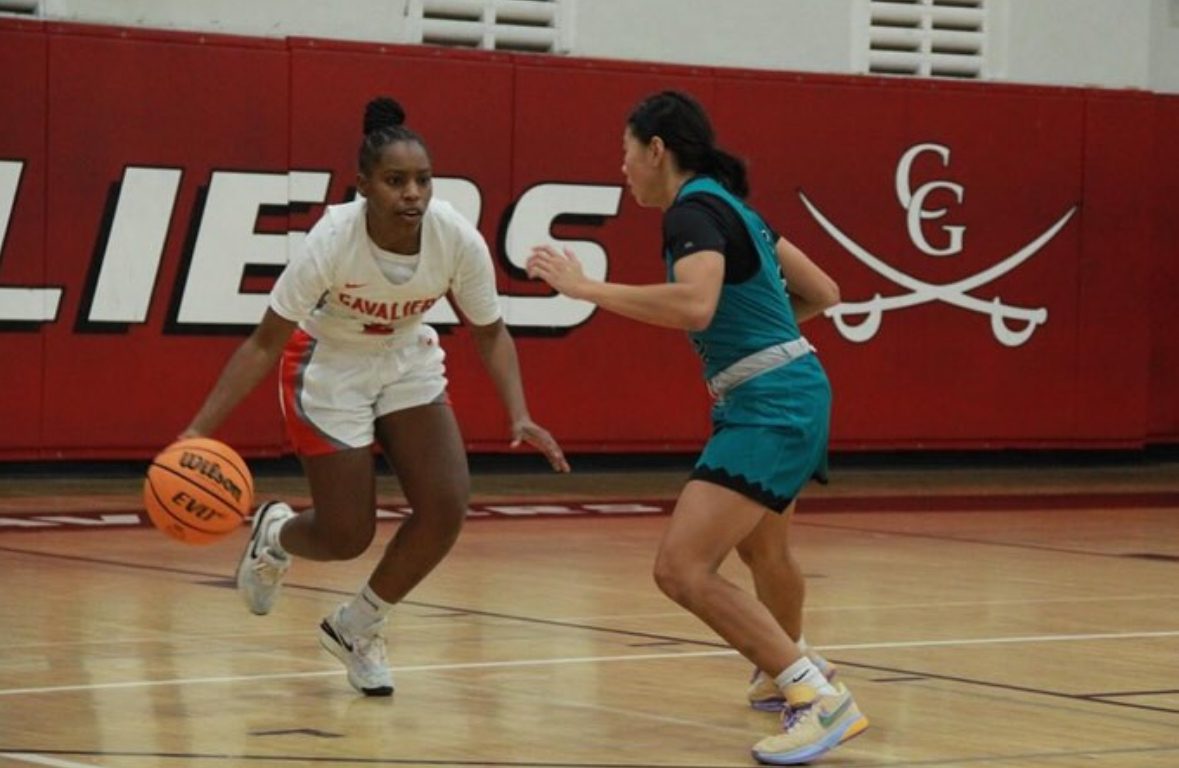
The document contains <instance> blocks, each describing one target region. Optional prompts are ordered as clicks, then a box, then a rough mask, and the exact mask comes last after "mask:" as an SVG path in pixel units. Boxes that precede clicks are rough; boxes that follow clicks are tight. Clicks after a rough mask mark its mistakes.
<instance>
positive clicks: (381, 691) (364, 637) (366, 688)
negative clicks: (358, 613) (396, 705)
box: [319, 605, 393, 696]
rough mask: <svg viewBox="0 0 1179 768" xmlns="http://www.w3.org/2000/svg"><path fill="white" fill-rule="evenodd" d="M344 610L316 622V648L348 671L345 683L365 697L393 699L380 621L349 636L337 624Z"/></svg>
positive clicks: (382, 623) (391, 676) (340, 624)
mask: <svg viewBox="0 0 1179 768" xmlns="http://www.w3.org/2000/svg"><path fill="white" fill-rule="evenodd" d="M343 610H344V606H343V605H341V606H340V607H338V608H336V610H335V611H333V612H332V613H331V615H330V616H327V617H326V618H324V620H323V621H321V622H319V644H320V645H322V646H323V649H324V650H325V651H327V652H328V653H330V654H331V655H333V656H335V657H336V658H337V659H339V660H340V661H341V662H342V663H343V664H344V667H345V668H346V669H347V670H348V682H349V683H351V684H352V687H353V688H355V689H356V690H358V691H360V692H361V693H363V694H364V695H365V696H391V695H393V673H392V672H390V671H389V662H388V660H387V659H386V658H385V638H383V637H381V629H383V628H384V626H385V622H384V620H381V621H378V622H376V623H375V624H373V625H372V626H371V627H369V628H368V629H367V630H366V631H364V632H360V633H356V634H353V633H352V632H349V631H348V630H346V629H345V628H344V626H343V623H342V622H341V621H340V613H341V612H342V611H343Z"/></svg>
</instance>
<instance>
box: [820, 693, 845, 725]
mask: <svg viewBox="0 0 1179 768" xmlns="http://www.w3.org/2000/svg"><path fill="white" fill-rule="evenodd" d="M851 705H852V700H851V697H850V696H848V697H847V698H846V699H844V700H843V703H842V704H840V705H839V708H838V709H836V710H835V711H834V712H830V713H828V712H824V711H822V710H819V725H821V726H823V727H824V728H830V727H831V724H832V723H834V722H835V721H836V720H838V719H839V718H840V717H842V716H843V713H844V712H846V711H847V709H848V707H850V706H851Z"/></svg>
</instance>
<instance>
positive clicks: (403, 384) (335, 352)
mask: <svg viewBox="0 0 1179 768" xmlns="http://www.w3.org/2000/svg"><path fill="white" fill-rule="evenodd" d="M416 333H417V336H416V338H414V339H412V340H409V341H408V343H407V342H406V341H405V340H404V339H400V338H399V339H398V340H397V342H398V343H396V344H393V343H390V342H380V341H372V342H367V341H366V342H358V343H356V344H340V343H335V342H326V341H317V340H316V339H314V338H312V337H311V336H310V335H308V334H307V333H306V332H305V331H303V330H302V329H298V330H296V331H295V333H294V334H293V335H292V336H291V339H290V341H288V342H287V345H286V347H285V348H284V349H283V354H282V363H281V367H280V374H279V390H280V391H279V395H280V402H281V404H282V412H283V419H284V420H285V422H286V427H287V436H288V437H289V438H290V440H291V442H292V443H293V444H294V447H295V452H296V453H298V454H299V455H300V456H317V455H322V454H325V453H333V452H335V451H342V450H346V449H348V448H364V447H365V446H369V445H372V443H373V437H374V432H375V429H374V423H375V422H376V420H377V419H379V418H380V417H381V416H384V415H385V414H388V413H393V412H394V411H402V410H405V409H406V408H414V407H416V406H419V405H425V404H426V403H432V402H434V401H436V400H439V399H442V400H445V395H446V367H445V366H444V365H443V360H444V359H445V357H446V353H444V352H443V351H442V347H440V346H439V345H438V333H437V332H436V331H435V330H434V329H433V328H431V327H430V326H428V325H422V326H421V327H420V328H419V329H418V330H417V332H416Z"/></svg>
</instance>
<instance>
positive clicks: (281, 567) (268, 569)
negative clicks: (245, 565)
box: [253, 549, 286, 587]
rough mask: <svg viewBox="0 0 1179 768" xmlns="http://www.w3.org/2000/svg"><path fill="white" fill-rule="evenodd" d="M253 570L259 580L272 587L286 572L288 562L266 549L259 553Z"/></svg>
mask: <svg viewBox="0 0 1179 768" xmlns="http://www.w3.org/2000/svg"><path fill="white" fill-rule="evenodd" d="M253 570H254V575H255V576H257V577H258V581H260V582H262V583H263V584H266V585H267V586H271V587H272V586H274V585H275V584H277V583H278V580H279V579H281V578H282V575H283V574H284V573H285V572H286V562H285V561H282V560H279V559H278V558H277V557H275V556H274V555H272V554H270V550H268V549H264V550H262V552H261V553H260V554H259V555H258V560H257V562H255V563H254V566H253Z"/></svg>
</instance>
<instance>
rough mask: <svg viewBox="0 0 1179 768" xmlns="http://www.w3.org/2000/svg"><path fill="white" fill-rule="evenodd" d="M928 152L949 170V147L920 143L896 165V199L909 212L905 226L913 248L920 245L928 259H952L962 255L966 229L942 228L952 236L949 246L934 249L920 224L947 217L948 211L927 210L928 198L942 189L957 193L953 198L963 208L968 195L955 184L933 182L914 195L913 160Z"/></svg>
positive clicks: (927, 183)
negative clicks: (951, 257) (949, 257)
mask: <svg viewBox="0 0 1179 768" xmlns="http://www.w3.org/2000/svg"><path fill="white" fill-rule="evenodd" d="M925 152H934V153H936V154H937V155H938V156H939V157H940V158H941V159H942V165H944V166H946V167H947V168H948V167H949V165H950V149H949V147H945V146H942V145H941V144H917V145H915V146H913V147H910V148H909V149H908V151H906V152H905V154H903V155H901V160H900V162H899V163H897V177H896V185H897V200H898V201H900V204H901V207H902V208H904V209H905V210H906V211H907V212H908V216H907V217H906V224H907V225H908V228H909V239H910V240H912V241H913V245H915V246H917V248H918V249H919V250H920V251H921V252H922V253H925V254H927V255H929V256H953V255H955V254H959V253H962V241H963V238H964V236H965V234H966V227H963V226H947V227H942V231H943V232H945V233H947V234H948V235H949V238H950V242H949V245H947V246H946V247H944V248H937V247H935V246H934V245H933V244H931V243H930V242H929V240H927V239H926V237H925V231H924V230H923V229H922V227H921V224H922V222H923V221H925V220H927V219H940V218H941V217H942V216H945V215H946V209H945V208H938V209H934V210H930V209H927V208H926V207H925V199H926V198H927V197H929V195H930V194H932V193H933V192H936V191H937V190H939V189H948V190H950V191H951V192H953V193H954V198H955V199H956V200H957V201H958V204H959V205H961V204H962V199H963V197H964V196H965V189H964V188H963V187H962V185H961V184H955V183H954V182H952V181H930V182H926V183H925V184H922V185H921V186H920V187H918V188H917V191H916V192H914V191H913V190H912V187H911V182H912V173H913V161H914V160H916V159H917V157H918V155H921V154H923V153H925Z"/></svg>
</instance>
